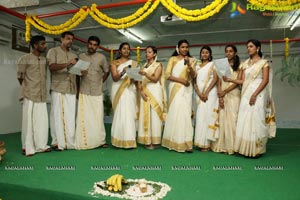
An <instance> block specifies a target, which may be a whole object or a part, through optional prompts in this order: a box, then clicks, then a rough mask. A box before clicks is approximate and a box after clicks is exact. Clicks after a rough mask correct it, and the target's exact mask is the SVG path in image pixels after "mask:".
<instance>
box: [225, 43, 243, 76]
mask: <svg viewBox="0 0 300 200" xmlns="http://www.w3.org/2000/svg"><path fill="white" fill-rule="evenodd" d="M228 47H231V48H232V49H233V51H234V53H235V56H234V58H233V65H232V69H233V71H237V70H238V69H239V66H240V64H241V61H240V57H239V56H238V55H237V48H236V46H234V45H233V44H228V45H226V47H225V52H226V49H227V48H228Z"/></svg>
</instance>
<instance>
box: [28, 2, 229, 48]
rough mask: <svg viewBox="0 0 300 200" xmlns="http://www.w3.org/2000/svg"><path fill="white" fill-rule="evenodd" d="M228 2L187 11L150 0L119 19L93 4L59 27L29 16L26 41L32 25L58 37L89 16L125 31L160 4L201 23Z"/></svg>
mask: <svg viewBox="0 0 300 200" xmlns="http://www.w3.org/2000/svg"><path fill="white" fill-rule="evenodd" d="M228 1H229V0H214V1H213V2H212V3H211V4H210V5H208V6H206V7H205V8H203V9H198V10H187V9H185V8H181V7H180V6H178V5H177V4H175V3H174V2H173V1H172V0H148V1H147V2H146V3H145V4H144V6H143V7H141V8H139V9H138V10H137V11H136V12H135V13H133V14H132V15H129V16H127V17H123V18H119V19H114V18H111V17H109V16H107V15H106V14H104V13H102V12H101V11H100V10H98V9H97V5H96V4H93V5H92V6H91V7H90V8H87V7H86V6H84V7H82V8H81V9H80V10H79V11H78V12H77V13H76V14H75V15H74V16H73V17H72V18H71V19H69V20H68V21H66V22H65V23H63V24H60V25H57V26H52V25H50V24H47V23H45V22H43V21H42V20H41V19H39V18H38V17H37V16H31V15H28V16H27V17H26V20H25V24H26V41H27V42H29V40H30V25H32V26H34V27H35V28H36V29H38V30H40V31H42V32H44V33H48V34H54V35H58V34H61V33H63V32H65V31H68V30H71V29H72V28H75V27H76V26H78V24H79V23H81V22H82V21H83V20H84V19H85V18H86V17H87V15H90V16H91V17H92V18H93V19H94V20H95V21H97V22H98V23H99V24H101V25H103V26H105V27H107V28H114V29H125V28H128V27H131V26H134V25H136V24H137V23H139V22H141V21H143V20H144V19H145V18H146V17H148V16H149V15H150V14H151V13H152V12H153V11H154V10H155V9H156V8H157V6H158V5H159V4H160V3H162V5H163V6H165V7H166V8H167V9H168V10H169V11H170V12H171V13H173V14H174V15H176V16H178V17H181V18H182V19H184V20H186V21H200V20H204V19H207V18H208V17H211V16H213V15H214V14H216V13H218V12H219V11H220V9H221V8H222V7H223V6H224V5H226V4H227V3H228Z"/></svg>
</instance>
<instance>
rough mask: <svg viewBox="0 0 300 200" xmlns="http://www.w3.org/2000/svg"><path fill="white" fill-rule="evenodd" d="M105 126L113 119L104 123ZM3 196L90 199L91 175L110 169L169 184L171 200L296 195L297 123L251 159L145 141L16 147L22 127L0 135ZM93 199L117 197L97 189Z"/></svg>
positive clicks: (291, 199) (288, 198)
mask: <svg viewBox="0 0 300 200" xmlns="http://www.w3.org/2000/svg"><path fill="white" fill-rule="evenodd" d="M106 128H107V131H108V133H109V132H110V126H109V125H107V127H106ZM0 140H3V141H5V143H6V145H5V147H6V149H7V151H8V152H7V154H6V155H5V156H4V160H3V161H2V162H1V163H0V199H2V200H23V199H24V200H48V199H49V200H56V199H57V200H63V199H65V200H69V199H70V200H88V199H96V198H94V197H92V196H91V195H90V194H88V192H90V191H91V190H92V188H93V184H94V182H97V181H100V180H106V179H107V178H108V177H110V176H111V175H113V174H116V173H118V174H122V175H124V177H125V178H131V179H137V178H145V179H147V180H151V181H160V182H163V183H167V184H168V185H169V186H170V187H171V188H172V190H171V191H170V192H169V193H168V194H167V196H166V197H165V198H164V199H170V200H193V199H195V200H199V199H203V200H217V199H222V200H227V199H228V200H233V199H239V200H240V199H249V200H250V199H251V200H253V199H259V200H260V199H264V200H277V199H278V200H283V199H284V200H296V199H300V190H299V179H300V170H299V166H300V159H299V158H300V130H299V129H278V131H277V137H276V138H274V139H272V140H269V143H268V146H267V153H266V154H265V155H263V156H262V157H260V158H257V159H251V158H245V157H243V156H239V155H231V156H229V155H225V154H220V153H214V152H200V151H198V150H197V149H195V150H194V153H177V152H174V151H169V150H167V149H165V148H159V149H155V150H147V149H145V148H144V147H143V146H139V147H138V148H137V149H132V150H124V149H116V148H113V147H111V146H110V147H109V148H98V149H93V150H83V151H77V150H67V151H62V152H54V151H52V152H50V153H40V154H36V155H34V156H32V157H25V156H23V155H22V154H21V141H20V133H15V134H4V135H0ZM98 199H114V198H110V197H104V196H100V197H99V198H98Z"/></svg>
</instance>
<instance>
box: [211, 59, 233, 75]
mask: <svg viewBox="0 0 300 200" xmlns="http://www.w3.org/2000/svg"><path fill="white" fill-rule="evenodd" d="M214 63H215V66H216V72H217V74H218V77H219V78H221V79H222V77H223V76H226V77H231V76H232V72H231V70H230V68H231V67H230V65H229V62H228V59H227V58H221V59H215V60H214Z"/></svg>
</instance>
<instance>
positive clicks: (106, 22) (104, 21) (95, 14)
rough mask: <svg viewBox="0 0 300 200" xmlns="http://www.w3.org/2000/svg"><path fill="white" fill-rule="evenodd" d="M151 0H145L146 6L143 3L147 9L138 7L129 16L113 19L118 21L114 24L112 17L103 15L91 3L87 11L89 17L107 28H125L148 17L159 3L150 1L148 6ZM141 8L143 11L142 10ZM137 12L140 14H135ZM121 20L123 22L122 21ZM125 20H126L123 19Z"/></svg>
mask: <svg viewBox="0 0 300 200" xmlns="http://www.w3.org/2000/svg"><path fill="white" fill-rule="evenodd" d="M151 3H152V1H151V0H149V1H147V3H146V4H148V5H147V6H146V5H145V6H144V7H143V8H146V7H147V8H148V9H146V10H145V9H144V10H143V9H142V8H141V9H140V10H139V11H137V12H135V13H134V14H132V15H131V16H128V17H125V18H120V19H114V21H115V20H117V21H115V22H117V23H119V24H116V23H115V24H114V23H112V21H113V19H112V18H107V16H106V15H105V16H106V17H105V16H104V15H103V13H101V12H100V11H99V10H98V9H97V7H96V5H92V7H91V10H90V12H89V14H90V15H91V17H92V18H93V19H94V20H95V21H97V22H98V23H99V24H101V25H103V26H105V27H107V28H114V29H125V28H128V27H131V26H134V25H136V24H137V23H139V22H141V21H142V20H144V19H145V18H146V17H148V15H150V14H151V13H152V12H153V11H154V10H155V9H156V8H157V6H158V5H159V3H160V0H156V1H155V2H154V3H152V5H151V6H150V7H149V4H151ZM142 10H143V11H142ZM137 13H138V14H140V13H142V14H141V15H139V16H137ZM130 19H133V20H132V21H129V20H130ZM122 20H123V22H122ZM125 20H126V21H125Z"/></svg>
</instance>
